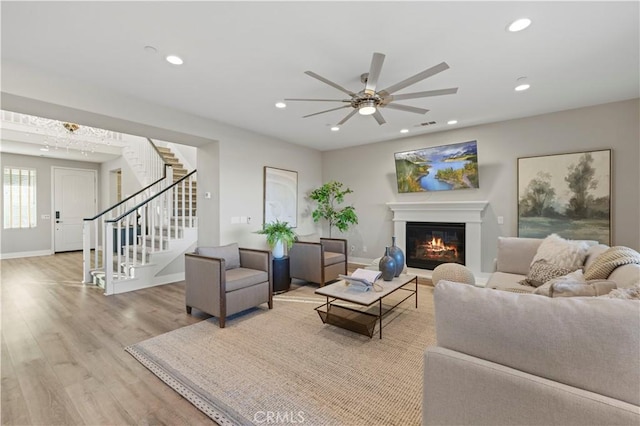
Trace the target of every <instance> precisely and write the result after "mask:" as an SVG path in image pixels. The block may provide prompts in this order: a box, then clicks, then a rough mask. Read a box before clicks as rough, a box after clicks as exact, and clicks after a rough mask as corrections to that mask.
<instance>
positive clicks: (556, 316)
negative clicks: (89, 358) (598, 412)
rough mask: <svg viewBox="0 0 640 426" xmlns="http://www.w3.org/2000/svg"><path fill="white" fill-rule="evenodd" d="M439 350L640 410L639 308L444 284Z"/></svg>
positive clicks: (439, 298) (438, 306) (439, 290)
mask: <svg viewBox="0 0 640 426" xmlns="http://www.w3.org/2000/svg"><path fill="white" fill-rule="evenodd" d="M433 291H434V304H435V319H436V337H437V340H438V346H441V347H444V348H448V349H451V350H455V351H458V352H463V353H465V354H468V355H471V356H475V357H478V358H482V359H485V360H487V361H491V362H495V363H498V364H502V365H505V366H507V367H511V368H515V369H517V370H520V371H523V372H526V373H530V374H534V375H536V376H540V377H544V378H547V379H549V380H554V381H557V382H561V383H564V384H567V385H570V386H574V387H577V388H581V389H585V390H588V391H591V392H596V393H599V394H601V395H605V396H608V397H611V398H615V399H619V400H622V401H625V402H628V403H630V404H634V405H636V406H638V405H640V388H639V377H638V376H639V374H640V373H639V372H640V303H638V302H637V301H635V300H619V299H609V298H602V297H570V298H564V297H560V298H549V297H539V296H536V295H530V294H516V293H510V292H506V291H494V290H490V289H484V288H478V287H474V286H470V285H465V284H459V283H452V282H448V281H440V283H439V284H438V285H437V286H436V287H435V289H434V290H433Z"/></svg>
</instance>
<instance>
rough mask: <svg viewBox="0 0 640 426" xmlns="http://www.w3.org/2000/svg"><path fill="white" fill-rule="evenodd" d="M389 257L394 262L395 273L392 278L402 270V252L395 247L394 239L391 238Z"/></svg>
mask: <svg viewBox="0 0 640 426" xmlns="http://www.w3.org/2000/svg"><path fill="white" fill-rule="evenodd" d="M389 256H391V257H393V260H395V261H396V273H395V274H394V275H393V276H394V277H397V276H399V275H400V274H401V273H402V271H403V270H404V252H403V251H402V249H401V248H400V247H398V246H397V245H396V237H392V238H391V247H389Z"/></svg>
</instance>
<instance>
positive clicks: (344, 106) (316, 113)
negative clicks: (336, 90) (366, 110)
mask: <svg viewBox="0 0 640 426" xmlns="http://www.w3.org/2000/svg"><path fill="white" fill-rule="evenodd" d="M350 106H351V105H343V106H340V107H338V108H331V109H328V110H326V111H320V112H314V113H313V114H309V115H305V116H303V117H302V118H307V117H313V116H314V115H318V114H324V113H325V112H331V111H336V110H339V109H342V108H349V107H350ZM354 111H355V110H354Z"/></svg>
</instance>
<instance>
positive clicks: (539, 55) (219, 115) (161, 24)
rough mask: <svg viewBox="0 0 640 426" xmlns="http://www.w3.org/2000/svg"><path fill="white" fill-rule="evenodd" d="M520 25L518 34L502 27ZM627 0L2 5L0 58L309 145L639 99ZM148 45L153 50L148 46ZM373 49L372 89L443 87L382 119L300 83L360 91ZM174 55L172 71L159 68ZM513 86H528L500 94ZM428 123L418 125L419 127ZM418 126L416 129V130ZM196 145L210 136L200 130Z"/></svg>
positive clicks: (635, 16) (634, 21) (634, 26)
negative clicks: (378, 61)
mask: <svg viewBox="0 0 640 426" xmlns="http://www.w3.org/2000/svg"><path fill="white" fill-rule="evenodd" d="M521 17H529V18H530V19H532V20H533V24H532V25H531V26H530V27H529V28H528V29H526V30H524V31H522V32H520V33H509V32H507V31H506V29H505V28H506V26H507V25H508V24H509V23H510V22H511V21H513V20H514V19H516V18H521ZM638 28H639V3H638V2H637V1H631V2H610V1H604V2H576V1H573V2H520V1H514V2H480V1H474V2H455V1H450V2H364V1H360V2H301V1H299V2H203V1H197V2H150V1H144V2H6V1H5V2H2V51H1V54H2V62H3V63H6V61H10V62H12V63H16V64H20V65H21V66H26V67H33V68H35V69H38V70H40V71H44V72H49V73H54V74H58V75H60V76H63V77H66V78H72V79H77V80H81V81H83V82H85V83H89V84H93V85H96V86H102V87H104V88H107V89H109V90H111V91H113V92H114V93H118V92H120V93H125V94H128V95H129V96H134V97H137V98H140V99H142V100H145V101H148V102H152V103H155V104H159V105H162V106H167V107H171V108H175V109H178V110H182V111H185V112H188V113H191V114H194V115H197V116H202V117H207V118H211V119H215V120H218V121H220V122H225V123H228V124H231V125H235V126H238V127H242V128H247V129H250V130H252V131H255V132H258V133H262V134H265V135H269V136H272V137H275V138H278V139H281V140H285V141H289V142H292V143H296V144H301V145H306V146H309V147H313V148H316V149H319V150H329V149H336V148H341V147H348V146H354V145H360V144H365V143H372V142H378V141H384V140H390V139H396V138H399V137H401V135H400V133H399V131H400V129H402V128H408V129H410V131H411V132H410V133H409V135H415V134H421V133H428V132H434V131H442V130H449V129H451V128H452V127H453V126H449V125H447V124H446V122H447V121H448V120H451V119H456V120H458V124H457V125H455V126H457V127H465V126H471V125H477V124H482V123H490V122H496V121H503V120H508V119H513V118H518V117H524V116H530V115H537V114H542V113H546V112H552V111H559V110H565V109H571V108H578V107H582V106H588V105H595V104H600V103H607V102H613V101H618V100H625V99H631V98H637V97H638V96H639V92H640V88H639V85H640V83H639V79H640V78H639V63H640V57H639V56H640V54H639V52H640V46H639V43H640V42H639V29H638ZM147 45H150V46H154V47H155V48H156V49H157V53H148V52H146V51H145V50H144V47H145V46H147ZM373 52H381V53H384V54H386V60H385V63H384V66H383V68H382V73H381V75H380V79H379V86H378V87H379V88H380V87H386V86H388V85H391V84H394V83H396V82H398V81H400V80H403V79H405V78H407V77H409V76H412V75H414V74H416V73H418V72H420V71H422V70H424V69H426V68H429V67H432V66H434V65H436V64H438V63H440V62H443V61H445V62H447V63H448V64H449V66H450V67H451V68H450V69H449V70H446V71H444V72H441V73H439V74H437V75H435V76H433V77H431V78H428V79H426V80H424V81H422V82H420V83H417V84H415V85H413V86H410V87H408V88H406V89H403V90H402V91H400V92H399V93H409V92H417V91H424V90H433V89H440V88H448V87H459V90H458V93H457V94H456V95H448V96H439V97H431V98H423V99H413V100H407V101H402V102H401V103H404V104H408V105H413V106H417V107H420V108H426V109H429V110H430V112H428V113H427V114H426V115H418V114H413V113H409V112H402V111H395V110H390V109H383V110H382V113H383V115H384V117H385V119H386V121H387V124H384V125H383V126H379V125H378V124H377V123H376V121H375V120H374V119H373V118H372V117H363V116H359V115H356V116H354V117H353V118H351V119H350V120H349V121H348V122H347V123H346V124H345V125H344V126H343V127H342V129H341V130H340V131H339V132H331V131H330V130H329V128H330V126H331V125H334V124H336V123H337V122H338V121H340V120H341V119H342V118H343V117H344V116H345V115H346V114H347V113H348V110H347V109H343V110H339V111H335V112H330V113H326V114H321V115H318V116H314V117H310V118H305V119H303V118H301V117H302V116H303V115H306V114H310V113H313V112H318V111H322V110H326V109H329V108H332V107H334V106H335V107H337V106H340V105H341V104H338V103H336V104H330V103H326V102H304V103H303V102H296V103H294V102H289V104H288V107H287V108H286V109H282V110H280V109H276V108H275V107H274V104H275V102H277V101H280V100H282V99H283V98H290V97H299V98H334V99H343V98H344V96H343V94H342V93H341V92H339V91H338V90H336V89H334V88H332V87H330V86H328V85H326V84H323V83H321V82H320V81H318V80H316V79H313V78H311V77H309V76H307V75H305V74H304V71H306V70H311V71H314V72H316V73H318V74H320V75H322V76H323V77H326V78H328V79H330V80H332V81H334V82H336V83H338V84H340V85H342V86H344V87H346V88H348V89H350V90H353V91H356V92H357V91H359V90H361V89H362V88H363V87H362V86H363V85H362V83H361V82H360V74H362V73H364V72H367V71H368V68H369V64H370V62H371V56H372V54H373ZM167 54H177V55H180V56H181V57H182V58H183V59H184V61H185V63H184V65H182V66H180V67H176V66H172V65H170V64H168V63H167V62H165V61H164V59H163V58H164V56H165V55H167ZM519 77H527V82H528V83H529V84H531V89H530V90H528V91H526V92H515V91H514V90H513V89H514V87H515V86H516V80H517V79H518V78H519ZM429 121H435V122H436V124H435V125H431V126H428V127H420V126H419V124H420V123H424V122H429ZM416 126H418V127H416ZM212 137H214V136H213V135H212Z"/></svg>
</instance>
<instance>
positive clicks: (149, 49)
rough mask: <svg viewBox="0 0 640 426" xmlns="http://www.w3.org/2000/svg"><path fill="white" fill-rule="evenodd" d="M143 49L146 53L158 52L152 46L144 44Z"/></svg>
mask: <svg viewBox="0 0 640 426" xmlns="http://www.w3.org/2000/svg"><path fill="white" fill-rule="evenodd" d="M144 51H145V52H147V53H158V49H156V48H155V47H153V46H145V47H144Z"/></svg>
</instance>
